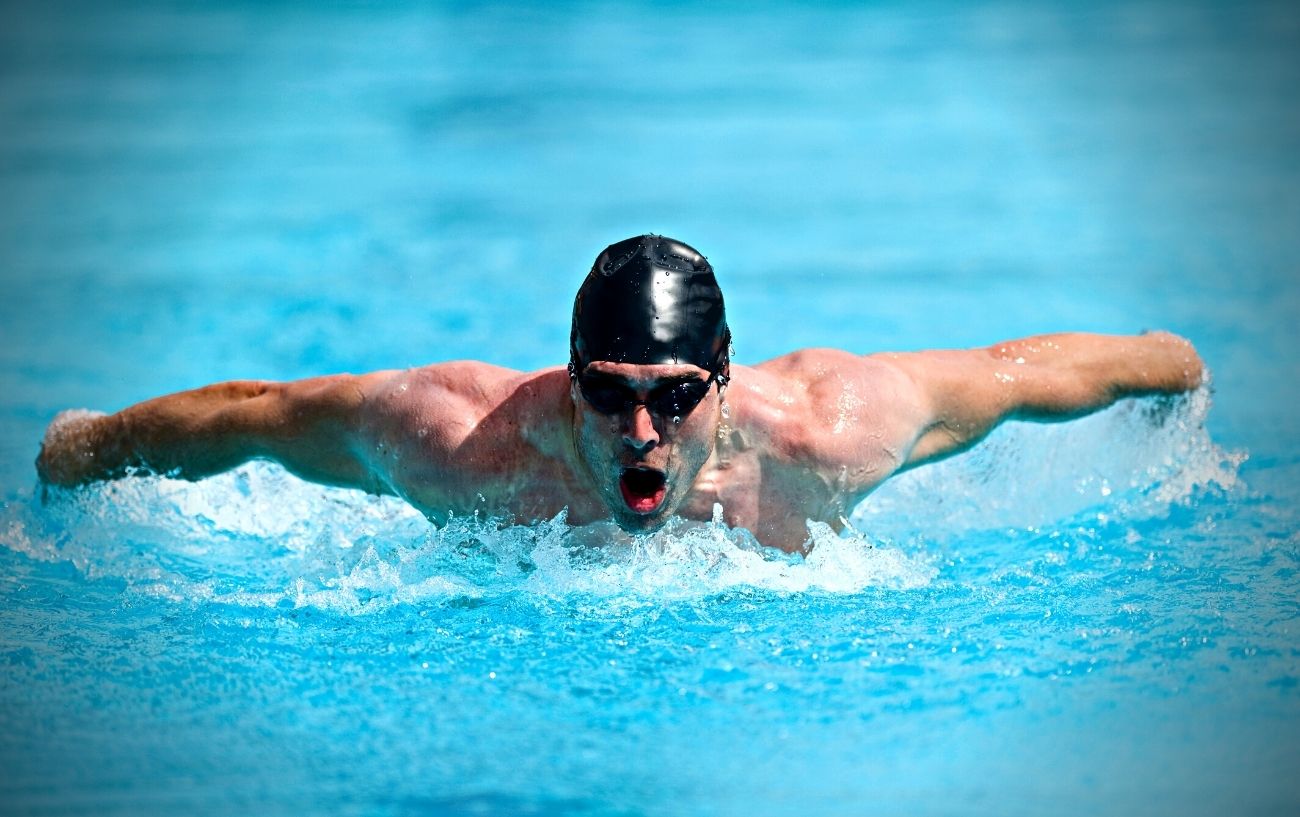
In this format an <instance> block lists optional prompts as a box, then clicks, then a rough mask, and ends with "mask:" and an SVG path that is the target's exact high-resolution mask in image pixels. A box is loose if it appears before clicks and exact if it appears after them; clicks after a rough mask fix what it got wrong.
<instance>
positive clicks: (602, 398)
mask: <svg viewBox="0 0 1300 817" xmlns="http://www.w3.org/2000/svg"><path fill="white" fill-rule="evenodd" d="M717 379H718V375H717V374H716V373H711V374H710V375H709V377H708V379H707V380H697V379H694V378H691V379H687V380H677V381H673V382H670V383H664V384H663V385H661V386H656V387H655V388H653V389H651V390H650V391H649V392H647V393H646V396H645V399H644V400H642V399H641V398H640V397H638V396H637V392H636V390H634V389H631V388H629V387H628V386H626V385H625V384H623V383H620V382H618V381H616V380H611V379H609V378H606V377H601V376H600V375H587V374H582V375H578V378H577V380H578V389H579V390H580V391H581V392H582V396H583V398H584V399H585V400H586V401H587V403H588V404H589V405H590V406H591V407H592V408H594V409H595V410H596V411H598V412H600V413H601V414H622V413H623V412H626V411H630V410H631V409H632V408H633V407H635V406H637V405H644V406H645V407H646V409H647V410H648V411H649V412H650V413H651V414H657V415H659V416H660V417H684V416H685V415H687V414H689V413H690V412H691V410H692V409H694V408H695V407H696V406H697V405H699V404H700V401H701V400H703V399H704V397H705V395H707V394H708V393H709V388H710V386H712V385H713V381H714V380H717Z"/></svg>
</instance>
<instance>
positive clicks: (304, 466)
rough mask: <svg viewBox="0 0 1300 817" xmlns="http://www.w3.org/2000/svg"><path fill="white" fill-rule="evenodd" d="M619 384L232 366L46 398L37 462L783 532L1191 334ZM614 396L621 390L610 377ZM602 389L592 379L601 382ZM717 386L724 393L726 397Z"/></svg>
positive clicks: (1188, 358) (1148, 390) (1145, 367)
mask: <svg viewBox="0 0 1300 817" xmlns="http://www.w3.org/2000/svg"><path fill="white" fill-rule="evenodd" d="M582 374H583V375H584V376H590V377H592V378H594V379H595V380H594V381H593V382H595V383H597V384H598V385H599V384H601V383H603V384H604V386H605V387H606V389H607V391H612V393H613V394H614V395H615V397H616V398H617V399H615V400H613V401H612V402H613V403H616V404H619V405H618V406H617V410H613V411H611V410H610V408H611V407H610V405H609V403H610V402H611V401H610V400H604V401H603V402H605V403H606V405H604V406H602V407H601V408H603V410H598V408H597V407H594V406H593V405H592V404H591V402H590V401H589V400H588V399H587V397H586V396H584V394H583V389H582V388H580V387H579V385H578V383H576V382H575V381H574V380H571V379H570V377H569V376H568V373H567V371H566V370H565V369H564V368H561V367H555V368H551V369H543V370H541V371H537V372H528V373H526V372H518V371H514V370H510V369H504V368H501V367H497V366H491V365H488V364H485V363H478V362H472V361H465V362H454V363H444V364H437V365H433V366H425V367H421V368H418V369H410V370H406V371H390V372H375V373H372V374H366V375H337V376H332V377H320V378H312V379H309V380H302V381H296V382H291V383H268V382H262V381H234V382H230V383H221V384H216V385H213V386H207V387H204V388H201V389H195V390H193V391H188V392H180V393H178V394H173V395H168V396H166V397H160V398H156V399H154V400H150V401H146V402H144V403H140V404H137V405H135V406H131V407H129V408H127V409H124V410H122V411H120V412H118V413H116V414H113V415H100V416H97V417H85V416H81V417H71V416H61V418H56V420H55V422H53V423H51V426H50V429H49V430H48V431H47V433H46V437H45V440H44V442H43V445H42V450H41V454H40V456H39V457H38V459H37V471H38V473H39V474H40V476H41V478H42V480H44V481H45V482H46V483H49V484H55V485H69V486H70V485H79V484H83V483H86V482H90V481H93V480H97V479H112V478H117V477H120V476H123V475H126V474H128V473H132V472H136V469H143V470H145V471H153V472H162V473H170V474H173V475H175V476H179V477H183V478H187V479H198V478H201V477H204V476H207V475H209V474H214V473H217V472H220V471H223V470H226V469H228V468H232V467H234V466H236V465H238V464H240V463H242V462H245V461H247V460H249V459H254V458H262V459H271V460H274V461H277V462H279V463H281V464H282V465H284V466H285V467H286V468H288V469H289V470H290V471H292V472H294V473H296V474H298V475H299V476H302V477H304V478H306V479H310V480H314V481H317V482H321V483H326V484H330V485H341V486H346V487H352V488H359V489H362V490H366V491H370V492H373V493H386V494H393V495H396V496H399V497H402V498H404V499H406V500H407V501H409V502H410V503H411V504H412V505H414V506H415V507H417V508H419V509H420V510H421V511H423V512H424V513H425V514H426V515H428V516H429V517H430V518H431V519H433V520H435V521H441V520H445V519H446V518H447V517H448V516H449V515H451V514H458V515H464V514H473V513H478V514H483V515H487V516H491V517H497V518H501V519H505V520H513V521H517V522H525V523H526V522H530V521H533V520H538V519H548V518H552V517H554V516H555V515H556V514H558V513H559V512H561V511H562V510H564V509H567V510H568V518H569V521H570V522H572V523H575V524H586V523H589V522H595V521H598V520H602V519H611V518H612V519H613V520H614V521H615V522H617V523H618V524H619V525H620V526H621V527H623V528H625V529H627V530H629V531H634V532H643V531H650V530H654V529H656V528H658V527H660V526H661V525H663V524H664V522H665V521H667V520H668V519H669V518H671V517H672V516H674V515H677V516H681V517H685V518H688V519H698V520H708V519H710V518H711V517H712V515H713V509H714V505H715V504H720V505H721V506H722V508H723V510H724V518H725V519H726V521H727V522H728V523H729V524H731V525H733V526H739V527H745V528H748V529H749V530H750V531H752V532H753V533H754V534H755V536H757V537H758V539H759V540H760V541H761V542H763V543H765V544H767V545H771V546H774V547H779V548H783V549H786V550H802V549H804V548H805V547H806V542H807V529H806V523H807V521H808V520H816V521H823V522H827V523H830V524H831V525H832V526H835V527H838V526H839V524H840V520H841V519H842V517H843V516H844V515H846V514H847V513H848V512H849V511H851V510H852V507H853V506H854V504H856V503H857V502H858V501H859V500H861V499H862V498H863V497H864V496H866V494H867V493H869V492H870V491H871V490H872V489H873V488H875V487H876V486H877V485H879V484H880V483H881V482H882V481H884V480H885V479H887V478H888V477H889V476H891V475H892V474H895V473H897V472H899V471H901V470H905V469H907V468H911V467H915V466H918V465H923V464H925V463H927V462H932V461H935V460H938V459H941V458H943V457H946V456H950V455H952V454H954V453H957V452H959V451H963V450H965V449H967V448H969V447H970V446H972V445H974V444H976V443H977V442H978V441H979V440H980V439H982V438H983V437H984V436H985V435H986V434H987V433H988V432H989V431H990V430H992V428H993V427H995V426H996V425H997V424H998V423H999V422H1002V421H1003V420H1006V419H1013V418H1014V419H1023V420H1036V421H1055V420H1065V419H1070V418H1072V417H1078V416H1081V415H1083V414H1086V413H1088V412H1090V411H1095V410H1097V409H1100V408H1103V407H1105V406H1107V405H1109V404H1111V403H1113V402H1114V401H1115V400H1118V399H1120V398H1122V397H1127V396H1132V395H1141V394H1157V393H1177V392H1182V391H1186V390H1189V389H1192V388H1195V387H1196V386H1197V385H1198V384H1199V383H1200V382H1201V377H1202V365H1201V361H1200V359H1199V358H1198V357H1197V355H1196V352H1195V350H1193V349H1192V347H1191V345H1190V344H1189V343H1187V342H1186V341H1185V340H1183V339H1182V338H1178V337H1177V336H1174V335H1170V334H1168V333H1162V332H1158V333H1150V334H1145V335H1141V336H1106V335H1087V334H1064V335H1045V336H1039V337H1034V338H1026V339H1023V340H1018V341H1009V342H1006V343H1002V344H995V345H993V346H990V347H986V348H980V349H970V350H939V351H930V352H916V353H884V354H876V355H866V356H863V355H854V354H851V353H848V352H842V351H838V350H834V349H807V350H802V351H798V352H794V353H792V354H789V355H785V356H782V357H779V358H775V359H773V360H770V361H767V362H765V363H761V364H759V365H757V366H753V367H749V366H740V365H734V364H733V366H732V367H731V380H730V382H729V383H728V384H727V386H726V388H725V390H723V391H720V390H719V389H718V388H717V386H716V385H714V386H711V387H710V388H708V389H707V390H706V391H705V393H704V394H703V395H702V396H701V397H700V400H699V402H698V404H696V405H695V406H694V407H693V408H691V410H690V411H687V412H684V413H682V414H681V415H679V416H680V418H681V419H680V422H676V421H674V417H673V416H669V415H668V414H667V413H666V412H665V411H664V408H665V406H666V405H668V404H669V403H671V401H666V400H664V399H662V398H663V397H664V394H665V389H671V387H672V386H673V384H681V383H688V382H689V381H700V380H704V379H707V378H708V373H707V372H706V371H705V370H703V369H700V368H698V367H694V366H688V365H672V366H666V365H633V364H620V363H611V362H606V361H596V362H593V363H591V364H589V365H588V366H587V367H586V368H585V369H584V371H583V372H582ZM619 395H621V397H619ZM604 397H605V398H609V397H610V394H609V393H606V394H604ZM724 406H725V410H724Z"/></svg>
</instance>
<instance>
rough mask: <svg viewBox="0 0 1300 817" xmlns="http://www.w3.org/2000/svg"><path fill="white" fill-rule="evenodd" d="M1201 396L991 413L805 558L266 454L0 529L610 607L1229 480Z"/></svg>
mask: <svg viewBox="0 0 1300 817" xmlns="http://www.w3.org/2000/svg"><path fill="white" fill-rule="evenodd" d="M1209 405H1210V399H1209V392H1208V390H1207V389H1201V390H1200V391H1198V392H1195V393H1193V394H1191V395H1187V396H1184V397H1180V398H1177V399H1173V400H1129V401H1124V402H1122V403H1120V404H1117V405H1116V406H1114V407H1112V408H1110V409H1108V410H1107V411H1104V412H1101V413H1099V414H1097V415H1093V416H1091V417H1088V418H1085V419H1083V420H1080V421H1076V422H1073V423H1067V424H1062V425H1056V426H1040V425H1031V424H1024V423H1013V424H1008V425H1006V426H1004V427H1002V428H1001V429H999V430H998V431H997V432H995V433H994V434H993V435H991V437H990V439H989V440H987V441H986V442H985V443H984V444H983V445H981V446H980V447H979V448H977V449H975V450H974V451H972V452H970V453H968V454H966V455H963V456H961V457H957V458H954V459H953V460H950V461H948V462H946V463H941V464H938V465H935V466H929V467H926V468H923V469H919V470H917V471H916V472H912V473H908V474H904V475H902V476H901V477H900V478H898V479H897V480H896V481H894V482H892V483H891V484H889V485H886V486H885V487H884V488H882V489H881V490H880V491H879V492H878V493H877V494H876V495H874V496H873V497H871V498H870V499H869V500H868V501H867V502H865V503H863V504H862V505H861V506H860V507H859V508H858V509H857V510H856V511H855V513H854V515H853V517H852V521H851V524H850V525H849V526H848V528H847V529H846V530H845V531H844V532H842V533H839V534H837V533H836V532H834V531H833V530H832V529H831V528H830V527H829V526H827V525H824V524H820V523H810V524H809V527H808V531H809V536H810V538H811V541H812V542H813V545H814V546H813V548H812V550H811V552H810V554H809V555H808V556H806V557H800V556H790V555H787V554H783V553H780V552H778V551H775V550H772V549H769V548H765V547H763V546H762V545H761V544H759V543H758V542H757V541H756V540H755V539H754V537H753V536H752V535H750V534H749V533H748V532H747V531H745V530H739V529H732V528H730V527H728V526H727V525H726V524H724V523H723V522H722V516H721V509H720V508H718V509H715V510H716V512H715V516H714V519H713V520H712V521H710V522H687V521H684V520H674V521H673V522H671V523H670V524H669V525H667V526H666V527H665V528H663V529H662V530H660V531H658V532H657V533H655V534H651V535H632V534H628V533H626V532H624V531H621V530H619V529H618V528H617V527H616V526H614V525H613V524H611V523H600V524H595V525H588V526H584V527H574V526H571V525H569V524H568V522H567V519H566V517H565V514H563V513H561V514H560V515H559V516H557V517H555V518H554V519H550V520H547V521H543V522H540V523H536V524H533V525H507V524H503V523H502V522H501V521H500V520H495V519H480V518H477V517H461V518H453V519H452V520H450V521H449V522H448V523H447V524H445V525H442V526H434V525H431V524H430V523H429V522H428V521H427V520H425V519H424V517H422V516H421V515H420V514H419V513H417V512H416V511H414V510H413V509H411V508H410V507H409V506H407V505H406V504H404V503H402V502H401V501H399V500H396V499H393V498H389V497H375V496H367V495H364V494H361V493H358V492H355V491H347V490H342V489H334V488H326V487H321V486H316V485H311V484H308V483H305V482H302V481H301V480H298V479H297V478H295V477H293V476H292V475H290V474H288V473H287V472H286V471H284V470H283V469H281V468H279V467H278V466H275V465H271V464H268V463H251V464H249V465H246V466H243V467H241V468H238V469H236V470H234V471H232V472H230V473H227V474H224V475H221V476H218V477H214V478H211V479H207V480H204V481H201V482H197V483H191V482H185V481H180V480H173V479H167V478H161V477H148V478H138V479H128V480H121V481H118V482H113V483H106V484H101V485H96V486H91V487H88V488H83V489H79V490H75V491H57V490H55V491H51V492H50V494H49V497H48V501H46V502H42V501H40V500H39V499H38V498H36V497H34V496H30V495H29V496H19V497H16V498H14V499H12V500H11V501H10V502H8V503H6V505H5V506H4V508H3V509H2V510H0V544H3V545H4V546H5V547H7V548H9V549H10V550H12V551H16V552H19V553H22V554H25V555H26V556H28V557H29V558H31V559H34V560H37V561H41V562H65V563H70V564H72V565H73V566H74V567H75V568H76V569H77V570H78V571H79V572H80V573H81V574H82V575H84V576H85V577H86V579H88V580H92V581H94V580H117V581H122V582H123V583H124V584H125V585H126V587H127V588H128V592H132V593H140V594H145V595H150V596H157V597H163V598H168V599H172V600H175V601H177V602H188V603H220V604H233V605H240V606H250V607H281V608H291V609H297V608H313V609H320V610H330V611H335V612H338V613H341V614H346V615H363V614H368V613H374V612H379V611H383V610H387V609H391V608H392V607H394V606H397V605H416V606H420V605H430V604H433V605H437V604H453V605H473V604H481V603H489V602H492V601H494V600H500V599H503V598H505V597H508V596H513V595H516V594H525V595H526V596H529V597H532V598H535V599H539V600H544V599H561V600H574V599H579V600H581V599H589V600H595V601H596V602H597V603H600V604H605V605H609V604H615V605H617V604H643V603H646V602H648V601H649V602H661V601H666V600H678V599H688V600H689V599H700V598H707V597H709V596H714V595H717V594H722V593H729V592H748V591H751V590H758V591H764V592H776V593H804V592H823V593H837V594H852V593H859V592H862V591H864V590H867V589H870V588H882V589H887V590H894V591H907V590H911V589H915V588H922V587H925V586H927V585H929V584H930V583H931V582H932V581H933V580H934V579H935V577H936V576H937V574H938V569H937V568H936V566H935V564H936V561H935V559H934V558H932V557H931V556H929V555H928V554H927V547H928V546H930V545H933V544H934V543H937V542H941V541H943V539H944V538H945V537H946V536H951V535H954V534H958V533H960V532H962V531H967V530H972V529H979V528H984V529H991V528H998V527H1029V526H1033V525H1039V524H1043V523H1047V522H1052V521H1055V520H1062V519H1067V518H1070V517H1073V516H1076V515H1077V514H1078V513H1079V512H1080V511H1081V510H1085V509H1091V510H1093V511H1095V513H1096V514H1097V515H1098V516H1099V517H1103V518H1104V517H1110V518H1129V519H1142V518H1151V517H1156V516H1160V515H1162V514H1167V513H1168V512H1169V511H1170V509H1171V508H1173V507H1175V506H1177V505H1179V504H1182V503H1187V502H1190V501H1192V500H1193V499H1194V498H1195V497H1197V496H1199V495H1200V494H1202V493H1204V492H1206V491H1230V490H1233V489H1235V488H1236V487H1237V484H1238V478H1237V469H1238V466H1239V465H1240V463H1241V461H1242V459H1243V458H1244V457H1243V455H1241V454H1234V453H1227V452H1224V451H1222V450H1221V449H1219V448H1218V447H1217V446H1215V445H1214V444H1213V443H1212V442H1211V441H1210V439H1209V435H1208V433H1207V432H1206V430H1205V426H1204V420H1205V416H1206V413H1207V412H1208V410H1209ZM863 531H866V533H863ZM899 542H903V543H906V544H905V545H904V546H900V545H899V544H897V543H899Z"/></svg>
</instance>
